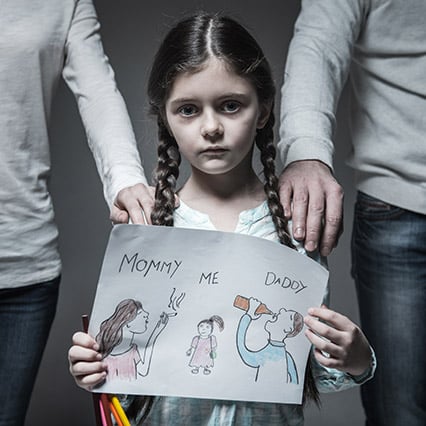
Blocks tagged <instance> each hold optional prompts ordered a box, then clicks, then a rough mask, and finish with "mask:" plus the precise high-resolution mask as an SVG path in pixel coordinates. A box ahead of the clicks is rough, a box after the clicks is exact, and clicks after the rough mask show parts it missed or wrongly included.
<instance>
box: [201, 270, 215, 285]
mask: <svg viewBox="0 0 426 426" xmlns="http://www.w3.org/2000/svg"><path fill="white" fill-rule="evenodd" d="M218 274H219V272H209V273H208V274H205V273H201V276H200V280H199V281H198V284H219V280H218Z"/></svg>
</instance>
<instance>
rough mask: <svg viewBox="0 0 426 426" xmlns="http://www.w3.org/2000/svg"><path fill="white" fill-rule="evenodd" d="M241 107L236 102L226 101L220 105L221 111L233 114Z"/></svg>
mask: <svg viewBox="0 0 426 426" xmlns="http://www.w3.org/2000/svg"><path fill="white" fill-rule="evenodd" d="M240 107H241V104H240V103H239V102H237V101H227V102H225V103H224V104H223V105H222V109H223V111H225V112H229V113H233V112H237V111H238V110H239V109H240Z"/></svg>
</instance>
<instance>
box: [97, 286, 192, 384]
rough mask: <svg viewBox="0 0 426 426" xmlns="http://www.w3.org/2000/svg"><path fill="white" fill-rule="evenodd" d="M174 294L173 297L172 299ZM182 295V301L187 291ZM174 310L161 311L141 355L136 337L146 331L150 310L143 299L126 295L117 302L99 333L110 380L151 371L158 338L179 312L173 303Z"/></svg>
mask: <svg viewBox="0 0 426 426" xmlns="http://www.w3.org/2000/svg"><path fill="white" fill-rule="evenodd" d="M173 294H174V293H172V296H171V297H170V300H171V303H172V299H173ZM180 297H181V299H180V301H182V299H183V298H184V297H185V295H184V294H182V295H181V296H180ZM169 306H170V304H169ZM173 310H174V312H171V313H166V312H162V313H161V315H160V318H159V320H158V322H157V324H156V325H155V327H154V329H153V330H152V332H151V335H150V336H149V338H148V341H147V343H146V346H145V347H144V348H143V351H142V355H141V352H140V348H139V347H138V346H137V345H136V344H135V343H134V338H135V336H136V335H139V334H143V333H145V332H146V331H147V329H148V323H149V313H148V312H147V311H145V310H144V309H143V306H142V303H141V302H140V301H138V300H134V299H124V300H122V301H121V302H120V303H118V304H117V306H116V308H115V311H114V313H113V314H112V315H111V316H110V317H109V318H107V319H106V320H104V321H103V322H102V323H101V325H100V327H99V333H98V334H97V336H96V341H97V342H98V344H99V346H100V352H101V353H102V355H103V362H104V363H106V364H107V367H108V375H107V380H113V379H120V380H128V381H133V380H137V379H138V377H139V376H143V377H144V376H147V375H148V373H149V369H150V366H151V359H152V354H153V351H154V346H155V342H156V340H157V338H158V336H159V335H160V334H161V332H162V331H163V330H164V329H165V327H166V326H167V324H168V322H169V318H170V317H172V316H175V315H176V314H177V312H176V308H175V307H174V304H173Z"/></svg>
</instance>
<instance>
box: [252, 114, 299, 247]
mask: <svg viewBox="0 0 426 426" xmlns="http://www.w3.org/2000/svg"><path fill="white" fill-rule="evenodd" d="M274 123H275V117H274V113H273V112H272V111H271V114H270V116H269V120H268V122H267V123H266V125H265V127H263V128H262V129H260V130H258V131H257V135H256V145H257V147H258V148H259V150H260V160H261V162H262V165H263V174H264V177H265V183H264V190H265V194H266V197H267V201H268V207H269V210H270V212H271V214H272V220H273V222H274V225H275V229H276V231H277V234H278V239H279V240H280V243H281V244H284V245H286V246H288V247H292V248H294V245H293V243H292V241H291V237H290V235H289V232H288V228H287V219H286V218H285V216H284V209H283V207H282V205H281V202H280V197H279V194H278V178H277V176H276V174H275V156H276V150H275V146H274V130H273V128H274Z"/></svg>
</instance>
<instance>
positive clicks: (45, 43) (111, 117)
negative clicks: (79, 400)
mask: <svg viewBox="0 0 426 426" xmlns="http://www.w3.org/2000/svg"><path fill="white" fill-rule="evenodd" d="M61 74H62V76H63V78H64V80H65V81H66V83H67V84H68V86H69V87H70V89H71V90H72V92H73V93H74V95H75V97H76V99H77V102H78V107H79V111H80V114H81V118H82V121H83V124H84V127H85V129H86V133H87V136H88V140H89V145H90V147H91V149H92V151H93V155H94V157H95V160H96V163H97V166H98V170H99V174H100V176H101V178H102V181H103V184H104V192H105V197H106V199H107V202H108V205H109V207H110V208H111V209H112V216H113V218H115V219H118V220H119V219H120V217H121V219H123V220H125V219H127V217H128V213H127V212H126V211H125V210H128V211H129V212H131V214H132V216H133V217H132V219H133V221H134V222H138V221H140V216H141V213H140V204H141V203H142V204H143V201H142V198H143V196H142V197H141V196H139V197H135V196H134V195H133V194H134V191H135V190H137V189H139V190H140V191H142V193H143V190H144V188H145V187H144V185H143V183H144V182H145V178H144V175H143V170H142V168H141V166H140V162H139V156H138V152H137V149H136V143H135V137H134V133H133V130H132V127H131V124H130V120H129V117H128V114H127V111H126V107H125V105H124V102H123V99H122V97H121V95H120V93H119V92H118V90H117V87H116V83H115V81H114V73H113V71H112V69H111V67H110V65H109V62H108V59H107V58H106V56H105V54H104V51H103V48H102V43H101V39H100V36H99V23H98V20H97V16H96V12H95V9H94V7H93V4H92V0H60V1H58V0H2V1H1V2H0V97H1V102H0V205H1V209H0V324H1V326H0V342H1V348H0V395H1V397H2V398H1V409H0V425H1V426H6V425H7V426H22V424H23V423H24V418H25V413H26V411H27V406H28V403H29V399H30V396H31V391H32V388H33V385H34V381H35V377H36V374H37V370H38V366H39V363H40V359H41V355H42V353H43V350H44V347H45V344H46V340H47V336H48V333H49V330H50V326H51V323H52V321H53V318H54V315H55V309H56V304H57V296H58V287H59V275H60V273H61V262H60V257H59V251H58V231H57V228H56V225H55V222H54V212H53V207H52V201H51V198H50V195H49V192H48V180H49V175H50V155H49V138H48V133H49V129H48V127H49V124H50V119H51V107H52V101H53V97H54V93H55V91H56V88H57V85H58V83H59V79H60V77H61ZM117 194H118V195H117ZM114 200H115V203H116V205H114V204H113V202H114ZM148 204H149V203H148ZM135 206H136V207H137V208H136V210H134V207H135ZM134 211H136V214H135V213H134Z"/></svg>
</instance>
